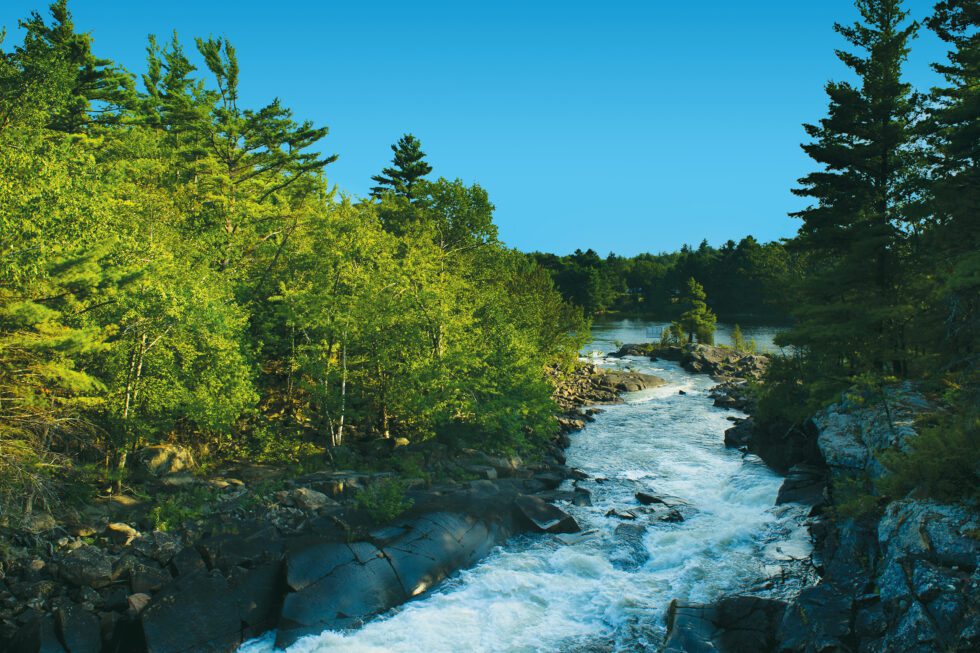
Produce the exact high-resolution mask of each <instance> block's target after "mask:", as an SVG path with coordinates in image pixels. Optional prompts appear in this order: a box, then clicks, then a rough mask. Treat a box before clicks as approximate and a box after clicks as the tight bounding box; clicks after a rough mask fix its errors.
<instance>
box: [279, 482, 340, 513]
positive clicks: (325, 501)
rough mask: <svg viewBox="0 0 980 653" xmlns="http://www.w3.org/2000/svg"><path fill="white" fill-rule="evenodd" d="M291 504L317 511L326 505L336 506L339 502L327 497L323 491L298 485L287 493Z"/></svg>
mask: <svg viewBox="0 0 980 653" xmlns="http://www.w3.org/2000/svg"><path fill="white" fill-rule="evenodd" d="M289 497H290V499H292V502H293V505H295V506H296V507H297V508H300V509H302V510H306V511H309V512H317V511H319V510H322V509H323V508H326V507H328V506H331V507H332V506H338V505H339V504H338V503H337V502H336V501H334V500H333V499H331V498H330V497H328V496H327V495H326V494H324V493H323V492H317V491H316V490H311V489H310V488H308V487H298V488H296V489H295V490H293V491H292V492H290V493H289Z"/></svg>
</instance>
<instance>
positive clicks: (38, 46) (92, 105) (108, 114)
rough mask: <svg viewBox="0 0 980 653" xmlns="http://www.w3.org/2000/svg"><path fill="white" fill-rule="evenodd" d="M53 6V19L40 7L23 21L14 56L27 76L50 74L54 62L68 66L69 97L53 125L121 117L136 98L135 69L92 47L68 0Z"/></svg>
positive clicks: (72, 126)
mask: <svg viewBox="0 0 980 653" xmlns="http://www.w3.org/2000/svg"><path fill="white" fill-rule="evenodd" d="M49 10H50V12H51V17H52V19H53V20H52V23H51V24H50V25H49V24H48V23H46V22H45V20H44V18H42V17H41V15H40V14H38V13H37V12H34V13H32V14H31V16H30V18H29V19H27V20H26V21H21V22H20V26H21V27H22V28H23V29H24V30H25V31H26V35H25V38H24V44H23V45H22V46H19V47H18V48H17V49H16V52H15V56H16V58H17V59H19V60H20V62H21V64H22V67H23V73H24V78H25V79H26V80H31V81H33V80H38V79H45V78H48V77H50V75H51V72H52V70H51V66H52V63H54V62H57V67H58V68H67V73H68V75H67V77H68V79H67V83H68V84H69V86H70V89H71V92H70V100H69V101H68V102H66V103H65V104H64V105H63V106H61V107H60V108H59V110H58V111H57V112H55V113H53V114H52V115H51V117H50V127H51V128H53V129H57V130H59V131H66V132H78V131H82V130H83V129H85V128H86V127H87V126H89V125H92V124H96V125H111V124H116V123H118V122H119V121H120V119H121V117H122V115H123V113H124V112H125V111H126V110H127V109H128V108H130V107H131V106H132V105H133V104H134V103H135V101H136V94H135V90H134V85H133V78H132V75H130V74H129V73H127V72H126V71H125V70H123V69H122V68H120V67H118V66H116V65H115V64H114V63H113V62H112V61H111V60H109V59H102V58H99V57H96V56H95V55H94V54H93V53H92V37H91V36H90V35H89V34H79V33H76V32H75V25H74V23H73V22H72V16H71V12H70V11H68V3H67V0H57V2H54V3H52V4H51V6H50V8H49Z"/></svg>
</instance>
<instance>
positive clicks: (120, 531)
mask: <svg viewBox="0 0 980 653" xmlns="http://www.w3.org/2000/svg"><path fill="white" fill-rule="evenodd" d="M105 535H106V537H107V538H108V539H109V540H110V541H112V542H113V543H115V544H119V545H120V546H129V544H130V543H131V542H132V541H133V540H135V539H136V538H137V537H139V535H140V532H139V531H138V530H136V529H135V528H133V527H132V526H130V525H129V524H124V523H122V522H112V523H110V524H108V525H107V526H106V527H105Z"/></svg>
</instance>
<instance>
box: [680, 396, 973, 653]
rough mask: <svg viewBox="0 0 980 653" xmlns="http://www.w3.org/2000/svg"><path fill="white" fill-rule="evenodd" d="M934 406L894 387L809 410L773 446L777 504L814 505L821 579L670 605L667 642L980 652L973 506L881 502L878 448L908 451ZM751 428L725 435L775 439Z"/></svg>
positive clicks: (749, 442)
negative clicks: (792, 593)
mask: <svg viewBox="0 0 980 653" xmlns="http://www.w3.org/2000/svg"><path fill="white" fill-rule="evenodd" d="M932 409H933V407H932V406H931V405H930V403H929V402H928V401H927V400H926V398H925V397H923V396H922V394H920V393H919V392H918V390H917V389H916V388H915V387H914V386H912V385H910V384H903V385H898V386H894V387H891V388H888V389H886V390H885V391H884V392H883V393H881V394H880V395H858V396H855V397H845V398H843V399H842V400H841V401H840V402H838V403H835V404H833V405H831V406H829V407H827V408H826V409H824V410H823V411H821V412H820V413H818V414H817V415H815V416H814V417H813V419H812V420H811V423H810V424H809V425H808V426H807V429H806V430H805V431H803V432H802V434H800V433H798V434H796V435H795V436H794V438H795V440H796V442H794V443H793V444H792V445H791V446H786V445H785V443H780V444H779V445H778V451H777V453H776V457H777V458H778V459H779V460H780V461H782V462H783V464H785V465H786V466H787V467H788V468H789V471H788V473H787V476H786V480H785V481H784V483H783V486H782V488H781V490H780V493H779V497H778V498H777V503H785V502H788V501H796V502H801V503H804V504H807V505H810V506H811V508H812V509H811V519H810V523H809V528H810V532H811V535H812V538H813V543H814V546H815V551H814V555H813V564H814V565H815V568H816V570H817V571H818V573H819V574H820V580H819V582H818V583H816V584H815V585H813V586H811V587H808V588H806V589H804V590H803V591H802V592H801V593H800V594H799V595H798V596H797V597H796V598H794V599H793V600H791V601H789V602H783V601H777V600H771V599H763V598H760V597H757V596H731V597H726V598H725V599H722V600H721V601H718V602H716V603H713V604H709V605H696V604H683V603H676V604H674V605H672V606H671V609H670V613H669V620H668V621H669V626H670V632H669V634H668V640H667V644H666V648H665V650H667V651H733V652H734V651H745V650H760V651H762V650H769V651H780V652H786V653H789V652H793V653H810V652H816V651H889V652H897V653H920V652H921V653H925V652H927V651H964V652H965V651H976V650H978V649H980V608H978V606H980V535H978V533H980V516H978V514H977V510H976V507H975V506H974V507H971V506H967V505H962V504H952V503H945V504H944V503H940V502H937V501H934V500H930V499H926V498H922V497H918V496H915V495H914V494H913V495H910V496H906V497H900V498H897V499H894V500H888V499H887V498H885V497H883V496H882V495H881V493H880V492H879V488H878V483H879V481H880V480H881V478H882V476H883V475H884V473H885V469H884V467H883V466H882V464H881V462H880V461H881V457H882V454H884V453H885V452H887V451H889V450H894V449H898V450H902V451H907V450H908V447H909V442H910V441H911V440H912V439H913V438H914V437H916V430H915V419H916V416H917V415H919V414H921V413H923V412H925V411H929V410H932ZM752 426H753V425H752V423H751V422H747V423H743V424H741V425H739V426H737V427H735V428H734V429H733V431H734V433H732V432H730V433H729V434H726V441H729V442H730V443H732V444H737V445H739V446H744V447H747V448H748V449H749V450H752V451H762V452H765V451H766V450H767V448H769V447H770V446H772V445H771V440H770V438H769V437H768V436H767V435H766V434H764V433H762V434H760V433H758V431H757V430H755V429H753V428H752ZM807 434H809V438H808V437H807ZM760 436H761V437H760ZM754 438H758V439H754ZM808 439H809V441H807V440H808Z"/></svg>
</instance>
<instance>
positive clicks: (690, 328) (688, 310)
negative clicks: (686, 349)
mask: <svg viewBox="0 0 980 653" xmlns="http://www.w3.org/2000/svg"><path fill="white" fill-rule="evenodd" d="M707 298H708V297H707V295H706V294H705V292H704V288H703V287H702V286H701V284H699V283H698V282H697V281H696V280H695V279H694V277H691V278H690V279H688V280H687V288H686V290H685V293H684V296H683V298H682V299H681V303H682V305H683V306H684V307H685V310H684V312H683V313H682V314H681V318H680V320H679V324H680V326H681V328H683V329H684V331H685V332H687V334H688V336H687V337H688V340H689V341H691V342H693V341H694V338H695V337H697V340H698V342H700V343H704V344H708V345H710V344H713V343H714V341H715V323H716V322H717V321H718V320H717V318H716V317H715V314H714V313H712V312H711V309H710V308H708V304H707V302H706V301H705V300H706V299H707Z"/></svg>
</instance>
